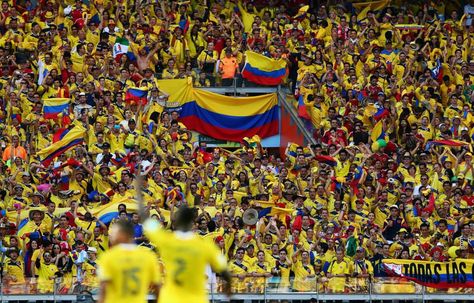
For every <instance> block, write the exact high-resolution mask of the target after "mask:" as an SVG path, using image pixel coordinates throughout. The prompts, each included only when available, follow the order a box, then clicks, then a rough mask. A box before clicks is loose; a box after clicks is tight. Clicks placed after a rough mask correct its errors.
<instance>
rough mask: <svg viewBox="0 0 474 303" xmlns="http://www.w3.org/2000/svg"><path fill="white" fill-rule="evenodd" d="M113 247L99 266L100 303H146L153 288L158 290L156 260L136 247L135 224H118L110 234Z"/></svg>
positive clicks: (98, 262) (150, 254)
mask: <svg viewBox="0 0 474 303" xmlns="http://www.w3.org/2000/svg"><path fill="white" fill-rule="evenodd" d="M110 243H111V245H112V246H113V247H112V248H111V249H110V250H109V251H106V252H104V253H103V254H102V255H101V256H100V258H99V260H98V261H97V264H98V278H99V281H100V293H99V301H98V302H99V303H109V302H110V303H112V302H113V303H121V302H123V303H129V302H134V303H135V302H136V303H139V302H143V303H145V302H147V295H148V292H149V290H150V288H151V289H152V290H153V289H154V290H155V291H156V290H157V289H158V283H159V274H158V272H159V271H158V269H159V267H158V260H157V256H156V255H155V254H154V253H153V252H152V251H151V250H150V249H148V248H145V247H139V246H137V245H136V244H135V243H134V227H133V224H132V223H131V222H129V221H126V220H118V221H117V222H116V223H115V224H114V225H113V226H112V229H111V231H110Z"/></svg>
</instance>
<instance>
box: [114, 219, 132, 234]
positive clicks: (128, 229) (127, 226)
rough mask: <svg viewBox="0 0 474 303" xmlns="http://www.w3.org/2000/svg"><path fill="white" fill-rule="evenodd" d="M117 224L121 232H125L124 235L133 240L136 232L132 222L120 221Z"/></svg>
mask: <svg viewBox="0 0 474 303" xmlns="http://www.w3.org/2000/svg"><path fill="white" fill-rule="evenodd" d="M115 224H117V227H118V228H119V230H120V231H121V232H123V233H124V234H126V235H127V236H129V237H130V238H133V236H134V233H135V230H134V228H133V224H132V222H130V221H128V220H123V219H120V220H118V221H117V222H116V223H115Z"/></svg>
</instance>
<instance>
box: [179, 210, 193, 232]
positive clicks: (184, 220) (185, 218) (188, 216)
mask: <svg viewBox="0 0 474 303" xmlns="http://www.w3.org/2000/svg"><path fill="white" fill-rule="evenodd" d="M195 218H196V210H195V209H194V208H189V207H187V206H182V207H180V209H179V210H178V211H177V213H176V221H175V226H176V228H177V229H179V230H185V231H186V230H190V229H191V228H192V226H193V222H194V220H195Z"/></svg>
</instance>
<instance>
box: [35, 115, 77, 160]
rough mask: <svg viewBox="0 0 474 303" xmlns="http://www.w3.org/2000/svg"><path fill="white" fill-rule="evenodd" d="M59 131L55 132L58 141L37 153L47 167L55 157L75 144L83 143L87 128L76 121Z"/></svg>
mask: <svg viewBox="0 0 474 303" xmlns="http://www.w3.org/2000/svg"><path fill="white" fill-rule="evenodd" d="M73 123H74V122H73ZM59 132H60V133H58V134H55V138H56V140H57V141H56V142H54V143H53V144H51V145H50V146H48V147H46V148H45V149H42V150H40V151H39V152H38V153H37V155H38V156H39V157H40V159H41V163H42V164H43V165H44V166H46V167H48V166H49V165H50V164H51V162H52V161H53V160H54V158H56V157H58V156H60V155H61V154H63V153H65V152H66V151H68V150H69V149H71V148H72V147H74V146H75V145H78V144H81V143H83V142H84V137H85V134H86V129H85V128H84V127H83V126H82V125H81V124H80V123H75V124H73V125H71V126H70V127H69V128H67V129H61V130H59Z"/></svg>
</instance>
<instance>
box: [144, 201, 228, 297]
mask: <svg viewBox="0 0 474 303" xmlns="http://www.w3.org/2000/svg"><path fill="white" fill-rule="evenodd" d="M195 218H196V210H195V209H191V208H188V207H182V208H180V209H179V210H178V212H177V213H176V220H175V222H174V223H175V224H174V226H175V229H176V230H175V231H174V232H172V231H169V230H166V229H164V228H161V227H160V225H159V223H158V221H155V220H151V219H149V220H147V221H146V222H145V224H144V229H145V234H146V236H147V237H148V238H149V239H150V241H151V242H152V243H153V244H154V245H156V247H157V248H158V250H159V252H160V255H161V259H162V261H163V263H164V266H165V268H166V275H165V278H164V283H163V286H162V288H161V289H160V294H159V296H158V303H165V302H166V303H189V302H193V303H207V302H209V300H208V294H207V291H206V283H207V280H206V275H205V272H206V267H207V266H208V265H210V266H211V268H212V270H213V271H215V272H216V273H218V274H221V276H222V278H223V279H224V280H225V281H226V283H225V290H226V292H227V293H229V292H230V273H229V272H228V271H227V262H226V259H225V257H224V256H223V255H222V254H221V253H220V252H219V250H218V248H217V246H216V245H215V244H214V242H212V241H210V240H208V239H204V238H201V237H200V236H199V235H197V234H195V233H193V232H192V227H193V222H194V220H195Z"/></svg>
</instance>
